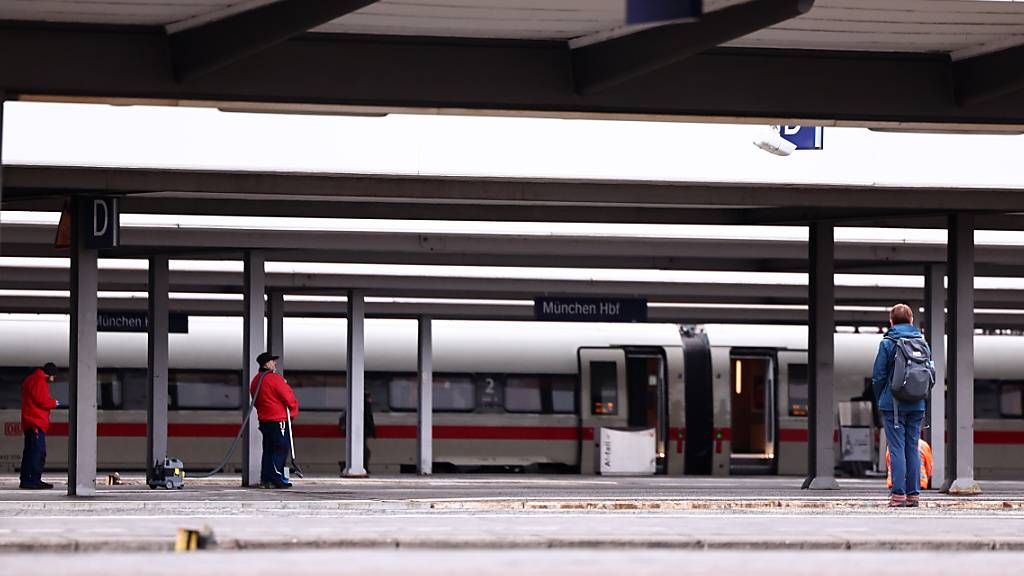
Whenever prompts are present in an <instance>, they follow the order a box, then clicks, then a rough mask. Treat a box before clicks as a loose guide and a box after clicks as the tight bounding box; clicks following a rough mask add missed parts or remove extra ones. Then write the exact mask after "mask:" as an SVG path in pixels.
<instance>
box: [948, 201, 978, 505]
mask: <svg viewBox="0 0 1024 576" xmlns="http://www.w3.org/2000/svg"><path fill="white" fill-rule="evenodd" d="M947 247H948V250H949V262H948V265H949V318H950V323H949V372H948V378H949V402H948V404H947V411H948V416H947V422H948V424H949V446H948V447H947V452H946V454H947V457H948V460H947V462H946V483H945V484H944V485H943V490H944V491H945V492H949V493H950V494H978V493H980V492H981V487H980V486H978V483H977V482H975V481H974V216H972V215H969V214H954V215H953V216H950V217H949V241H948V244H947Z"/></svg>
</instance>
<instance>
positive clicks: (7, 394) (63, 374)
mask: <svg viewBox="0 0 1024 576" xmlns="http://www.w3.org/2000/svg"><path fill="white" fill-rule="evenodd" d="M33 370H35V368H31V367H27V366H22V367H8V368H0V410H21V383H22V382H24V381H25V378H27V377H28V375H29V374H31V373H32V371H33ZM50 396H52V397H53V399H54V400H57V401H58V402H60V405H61V409H64V408H66V407H67V405H68V373H67V370H59V371H58V372H57V376H56V377H55V378H54V381H53V382H51V383H50Z"/></svg>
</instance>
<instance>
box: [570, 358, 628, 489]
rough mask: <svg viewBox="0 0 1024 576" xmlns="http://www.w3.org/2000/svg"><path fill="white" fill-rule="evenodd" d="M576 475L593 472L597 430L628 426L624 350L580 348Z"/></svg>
mask: <svg viewBox="0 0 1024 576" xmlns="http://www.w3.org/2000/svg"><path fill="white" fill-rule="evenodd" d="M578 360H579V370H580V372H579V373H580V396H579V402H577V403H576V405H577V406H579V408H580V434H579V438H580V459H579V462H580V473H581V474H596V473H597V463H598V460H597V445H598V441H599V440H600V434H601V428H604V427H616V428H618V427H624V426H627V425H628V424H629V412H628V399H627V392H626V351H625V350H622V349H619V348H580V349H579V351H578Z"/></svg>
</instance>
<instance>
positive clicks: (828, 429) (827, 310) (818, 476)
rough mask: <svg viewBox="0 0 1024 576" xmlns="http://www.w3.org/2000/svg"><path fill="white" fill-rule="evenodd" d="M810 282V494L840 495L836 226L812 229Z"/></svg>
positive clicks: (808, 349) (820, 226)
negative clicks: (836, 431)
mask: <svg viewBox="0 0 1024 576" xmlns="http://www.w3.org/2000/svg"><path fill="white" fill-rule="evenodd" d="M809 240H810V242H809V244H810V254H809V260H810V278H809V288H810V291H809V299H808V300H809V303H810V310H808V320H809V326H808V330H809V332H808V341H807V351H808V360H809V362H810V368H809V370H808V372H809V376H810V382H809V384H810V386H809V388H808V404H809V406H808V432H809V435H808V438H809V442H808V445H807V449H808V466H807V472H808V476H807V479H806V480H805V481H804V486H803V487H804V488H810V489H811V490H837V489H839V484H838V483H837V482H836V479H835V448H834V446H833V443H832V436H833V434H834V428H835V421H836V415H835V410H836V406H835V394H836V393H835V386H834V382H833V372H834V358H835V347H834V346H835V301H836V299H835V255H834V244H835V238H834V229H833V227H832V225H831V224H822V223H820V222H815V223H813V224H811V226H810V238H809Z"/></svg>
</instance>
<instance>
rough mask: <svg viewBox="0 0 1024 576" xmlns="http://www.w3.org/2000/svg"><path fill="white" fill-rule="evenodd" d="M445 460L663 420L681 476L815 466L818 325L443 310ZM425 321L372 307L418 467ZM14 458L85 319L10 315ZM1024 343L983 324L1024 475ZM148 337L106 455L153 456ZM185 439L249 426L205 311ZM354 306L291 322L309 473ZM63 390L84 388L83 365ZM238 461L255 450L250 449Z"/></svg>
mask: <svg viewBox="0 0 1024 576" xmlns="http://www.w3.org/2000/svg"><path fill="white" fill-rule="evenodd" d="M433 332H434V336H433V338H434V343H433V345H434V371H435V381H434V386H435V388H434V409H435V415H434V459H435V462H436V467H437V469H439V470H501V469H508V470H519V469H525V470H531V471H568V472H573V471H578V472H582V473H585V474H587V473H593V472H594V470H595V458H594V455H595V453H596V450H595V438H596V437H597V436H598V435H597V433H596V431H597V430H599V429H600V428H601V427H607V426H610V427H646V428H654V429H655V430H656V431H657V448H656V449H657V462H658V472H659V473H663V474H672V475H678V474H714V475H727V474H740V473H750V472H760V473H777V474H803V473H804V472H805V469H806V465H807V456H806V450H807V422H806V421H807V419H806V398H807V353H806V330H805V329H803V328H800V327H755V326H708V327H706V329H705V330H704V331H703V332H702V333H699V334H694V333H693V330H690V329H685V328H682V327H680V326H677V325H666V324H616V325H610V324H559V323H539V322H535V323H521V322H456V321H450V322H449V321H435V326H434V330H433ZM416 333H417V332H416V326H415V323H414V322H413V321H403V320H370V321H368V322H367V329H366V354H367V357H366V370H367V373H366V385H367V390H368V391H369V392H370V394H371V395H372V406H373V411H374V419H375V422H376V430H377V433H376V437H375V438H373V439H372V440H370V447H371V450H372V459H371V471H373V472H385V471H387V472H399V471H408V470H412V469H413V467H414V465H415V458H416V453H415V450H416V424H415V418H416V415H415V406H416V390H415V386H416V374H415V370H416ZM0 335H2V336H0V341H2V342H3V345H2V346H0V422H2V423H3V436H2V440H0V470H4V471H13V470H15V469H16V468H17V466H18V465H19V461H20V453H21V446H22V432H21V427H20V422H19V420H20V416H19V407H20V383H21V380H22V379H23V378H24V377H25V375H26V374H27V373H28V372H29V370H30V368H31V367H32V366H38V365H41V364H43V363H44V362H47V361H51V360H52V361H54V362H56V363H57V364H58V365H59V366H66V365H67V344H66V343H67V341H68V322H67V319H66V318H64V317H59V316H0ZM878 340H879V335H877V334H845V333H844V334H837V335H836V342H837V353H836V366H835V368H836V385H837V393H836V398H837V399H838V400H848V399H850V398H852V397H856V396H860V395H862V394H863V393H864V391H865V388H866V387H867V386H868V385H869V376H870V370H871V363H872V360H873V358H874V354H875V351H876V350H877V346H878ZM1022 345H1024V338H1022V337H1017V336H978V337H977V346H976V349H977V352H976V371H977V381H976V393H977V394H976V415H977V421H976V432H975V441H976V446H977V448H976V463H977V468H978V470H977V472H978V477H980V478H1018V479H1019V478H1024V411H1022V397H1024V355H1022V354H1019V353H1016V351H1017V349H1019V348H1020V347H1021V346H1022ZM145 348H146V337H145V335H143V334H114V333H101V334H100V337H99V362H98V365H99V374H98V376H99V383H98V390H97V399H98V401H97V403H98V406H99V409H100V413H99V424H98V430H97V432H98V438H99V440H98V444H99V446H98V450H99V453H98V458H99V467H100V468H101V469H105V470H131V469H141V468H142V467H144V463H145V449H146V412H145V398H146V396H145V394H146V392H145V390H146V384H145V382H146V370H145V362H146V349H145ZM170 351H171V352H170V353H171V357H170V363H171V364H170V366H171V371H170V390H169V392H170V399H169V404H170V405H169V409H170V416H169V420H170V425H169V437H170V438H169V452H170V454H171V455H173V456H175V457H178V458H181V459H182V460H183V461H185V463H186V465H187V466H188V467H189V468H190V469H192V470H197V471H198V470H202V469H206V468H209V467H212V466H213V465H214V464H215V463H217V462H218V461H219V460H220V458H221V457H222V455H223V454H224V452H225V451H226V449H227V447H228V444H229V443H230V440H231V438H232V437H234V435H235V434H236V432H237V430H238V425H239V420H240V404H241V394H242V392H241V390H242V387H241V383H240V379H241V373H240V370H239V366H240V365H241V321H240V320H239V319H237V318H203V317H193V318H191V319H190V326H189V332H188V333H187V334H172V335H171V336H170ZM344 367H345V322H344V320H329V319H301V318H289V319H287V320H286V323H285V351H284V369H285V376H286V378H287V379H288V381H289V382H290V383H291V385H292V386H293V387H294V388H295V391H296V395H297V396H298V398H299V401H300V404H301V413H300V416H299V419H298V420H297V422H296V425H295V434H296V446H297V449H298V452H299V454H300V455H301V457H300V462H301V463H302V464H303V466H304V467H305V468H307V469H308V470H307V471H315V472H321V473H336V472H337V471H338V470H339V462H340V461H342V460H344V450H345V448H344V442H343V434H342V430H341V429H340V427H339V425H338V422H339V416H340V414H341V412H342V411H343V410H344V408H345V389H344V386H345V384H344V382H345V374H344ZM53 388H54V394H55V396H56V397H57V398H58V399H59V400H65V401H66V400H67V382H66V378H63V377H58V381H57V382H56V383H55V385H54V387H53ZM53 421H54V424H53V426H52V428H51V430H50V434H49V437H48V452H49V455H48V461H47V467H48V468H50V469H54V470H56V469H61V468H64V467H66V461H67V433H68V428H67V412H66V410H62V409H59V410H57V411H55V412H54V414H53ZM235 460H236V463H237V461H238V457H237V456H236V458H235Z"/></svg>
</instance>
